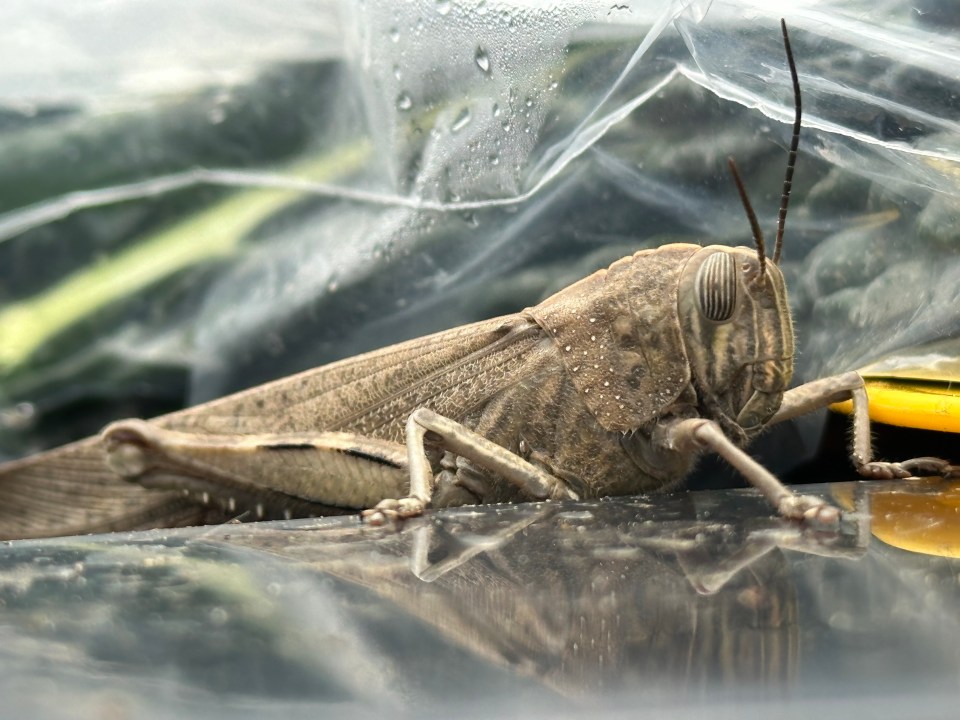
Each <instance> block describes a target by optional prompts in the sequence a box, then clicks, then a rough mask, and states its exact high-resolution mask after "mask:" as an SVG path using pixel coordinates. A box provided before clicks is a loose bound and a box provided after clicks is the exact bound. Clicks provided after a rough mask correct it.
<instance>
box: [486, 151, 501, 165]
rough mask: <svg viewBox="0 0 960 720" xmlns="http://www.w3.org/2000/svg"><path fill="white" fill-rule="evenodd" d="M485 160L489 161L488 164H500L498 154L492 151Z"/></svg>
mask: <svg viewBox="0 0 960 720" xmlns="http://www.w3.org/2000/svg"><path fill="white" fill-rule="evenodd" d="M487 160H489V161H490V164H491V165H499V164H500V156H499V155H497V154H496V153H493V154H492V155H489V156H488V157H487Z"/></svg>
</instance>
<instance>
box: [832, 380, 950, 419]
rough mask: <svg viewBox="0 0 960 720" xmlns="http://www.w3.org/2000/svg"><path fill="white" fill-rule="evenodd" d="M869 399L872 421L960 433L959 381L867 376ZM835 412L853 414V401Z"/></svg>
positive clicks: (836, 406)
mask: <svg viewBox="0 0 960 720" xmlns="http://www.w3.org/2000/svg"><path fill="white" fill-rule="evenodd" d="M863 380H864V383H865V384H866V386H867V397H868V398H869V399H870V419H871V420H875V421H877V422H882V423H886V424H888V425H899V426H900V427H911V428H919V429H921V430H938V431H941V432H954V433H960V381H958V382H957V383H955V384H954V383H945V382H930V381H924V380H906V379H903V380H901V379H887V378H883V379H880V378H871V377H867V376H865V377H864V379H863ZM832 408H833V409H834V410H839V411H840V412H845V413H848V414H849V413H850V412H852V411H853V405H852V403H851V402H850V401H846V402H842V403H837V404H835V405H833V406H832Z"/></svg>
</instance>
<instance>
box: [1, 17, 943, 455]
mask: <svg viewBox="0 0 960 720" xmlns="http://www.w3.org/2000/svg"><path fill="white" fill-rule="evenodd" d="M776 12H777V13H782V14H783V15H784V16H785V17H786V19H787V22H788V23H789V26H790V29H791V33H792V35H791V36H792V40H793V45H794V52H795V55H796V58H797V63H798V65H799V70H800V80H801V85H802V89H803V98H804V108H805V114H804V131H803V136H802V142H801V156H800V159H799V162H798V167H797V175H796V182H795V196H794V200H793V205H792V210H791V215H790V217H789V220H788V224H787V241H786V246H785V261H784V268H785V271H786V272H787V275H788V279H789V281H790V287H791V290H792V293H793V296H792V302H793V307H794V311H795V316H796V319H797V327H798V336H799V348H800V355H799V358H798V378H799V379H808V378H811V377H814V376H817V375H824V374H828V373H832V372H837V371H840V370H844V369H848V368H852V367H858V366H860V365H863V364H865V363H867V362H870V361H873V360H876V359H878V358H881V357H885V356H889V355H890V354H891V353H895V352H897V351H899V350H902V349H904V348H906V349H907V350H909V351H910V352H911V353H912V354H913V355H916V354H917V353H916V352H915V350H916V348H917V347H922V346H924V345H925V344H926V343H929V342H933V341H937V342H939V345H938V347H939V348H941V349H943V350H942V352H944V353H946V356H947V357H949V356H950V355H951V353H952V354H953V356H955V354H956V353H955V352H954V349H955V345H953V344H951V342H952V341H951V339H954V338H956V337H957V335H958V329H960V326H958V310H957V308H958V307H960V303H958V302H957V300H958V298H957V294H958V293H960V289H958V288H960V282H958V278H960V275H958V273H960V264H958V263H960V260H958V258H957V247H958V244H957V223H956V217H957V215H958V209H957V197H958V193H957V185H958V182H960V179H958V178H960V172H958V170H960V163H958V160H960V140H958V138H960V124H958V112H957V111H958V102H957V98H958V97H960V81H958V80H957V78H958V77H960V41H958V39H957V37H958V36H957V33H956V29H957V27H958V25H960V20H958V18H957V16H956V11H955V9H953V8H952V5H951V4H949V3H943V2H937V0H927V1H926V2H922V3H913V4H911V5H909V6H907V5H903V4H902V3H895V2H889V3H883V2H880V3H877V2H870V3H849V2H843V3H839V2H817V3H813V2H809V3H806V2H798V3H792V4H790V5H788V6H784V7H778V8H777V10H776ZM778 20H779V15H774V14H773V11H771V10H769V9H768V8H767V7H766V6H764V5H763V4H762V3H749V2H713V3H707V2H679V1H676V2H660V3H610V2H604V3H599V2H569V3H566V2H562V3H561V2H558V3H553V4H542V3H525V2H519V0H518V1H517V2H490V1H488V0H476V1H464V2H458V1H453V0H451V1H449V2H448V1H445V0H441V1H440V2H433V1H432V0H431V1H429V2H427V1H425V0H424V1H422V2H410V3H386V2H383V3H381V2H359V1H356V2H350V1H347V0H344V2H335V1H334V0H330V1H329V2H316V1H313V2H307V1H306V0H278V1H277V2H273V3H270V4H269V5H268V6H264V5H263V4H262V3H258V2H231V3H222V2H217V1H216V0H206V1H205V2H191V3H184V2H153V1H145V2H138V3H123V2H121V3H110V4H105V3H87V4H84V5H83V6H73V5H68V4H65V3H60V2H54V1H52V0H44V1H41V2H35V1H33V0H31V2H25V1H24V2H7V3H5V4H4V7H3V9H0V28H3V29H2V30H0V67H3V68H4V70H3V72H2V73H0V110H2V112H0V120H2V125H0V132H2V138H3V142H2V144H0V204H2V209H3V213H2V215H0V406H2V410H0V445H2V452H4V453H6V454H7V455H11V456H13V455H19V454H23V453H25V452H27V451H30V450H35V449H38V448H39V447H43V446H49V445H53V444H56V443H58V442H62V441H64V440H67V439H70V438H72V437H78V436H81V435H84V434H88V433H90V432H95V431H96V430H98V429H99V427H100V426H102V425H103V424H104V423H105V422H106V421H107V420H109V419H111V418H113V417H117V416H129V415H141V416H148V415H151V414H156V413H158V412H161V411H164V410H169V409H172V408H175V407H179V406H182V405H183V404H188V403H193V402H197V401H201V400H205V399H208V398H210V397H213V396H218V395H221V394H224V393H226V392H229V391H232V390H236V389H239V388H241V387H246V386H249V385H252V384H255V383H257V382H261V381H264V380H267V379H269V378H273V377H276V376H279V375H282V374H286V373H289V372H292V371H295V370H298V369H302V368H305V367H309V366H313V365H317V364H320V363H323V362H326V361H329V360H333V359H336V358H338V357H343V356H346V355H350V354H353V353H356V352H359V351H362V350H365V349H369V348H372V347H376V346H379V345H383V344H386V343H389V342H392V341H397V340H401V339H403V338H406V337H410V336H413V335H417V334H421V333H425V332H428V331H432V330H438V329H442V328H445V327H449V326H452V325H455V324H459V323H463V322H468V321H471V320H476V319H479V318H480V317H484V316H489V315H491V314H495V313H499V312H509V311H515V310H517V309H520V308H522V307H523V306H525V305H528V304H532V303H534V302H537V301H538V300H539V299H541V298H542V297H543V296H544V295H546V294H548V293H549V292H551V291H552V290H555V289H557V288H558V287H560V286H562V285H564V284H566V283H567V282H569V281H570V280H572V279H575V278H576V277H579V276H581V275H583V274H586V273H587V272H589V271H591V270H593V269H596V268H598V267H601V266H603V265H605V264H607V263H608V262H610V261H612V260H613V259H615V258H616V257H619V256H621V255H623V254H626V253H627V252H631V251H633V250H636V249H638V248H642V247H649V246H654V245H659V244H661V243H663V242H666V241H670V240H677V239H683V240H687V239H690V240H694V241H697V242H702V243H704V244H707V243H711V242H723V243H732V244H749V242H750V241H749V233H748V226H747V222H746V219H745V218H744V217H743V213H742V210H741V208H740V205H739V202H738V201H737V199H736V195H735V190H734V188H733V185H732V183H731V182H730V180H729V179H728V176H727V172H726V169H725V163H726V158H727V156H729V155H733V156H735V157H736V158H737V160H738V163H739V164H740V166H741V170H742V172H743V174H744V175H745V177H746V178H747V183H748V186H749V189H750V191H751V194H752V196H753V202H754V205H755V206H757V208H758V211H759V212H760V214H761V217H762V219H763V224H764V228H765V229H766V230H767V232H768V233H772V231H773V224H774V222H773V218H774V214H775V211H776V206H777V202H778V198H779V194H780V184H781V177H782V174H783V169H784V161H785V152H784V148H785V146H786V143H787V141H788V137H789V121H790V119H791V118H792V97H791V93H790V90H789V77H788V74H787V70H786V64H785V59H784V53H783V48H782V44H781V39H780V35H779V28H778ZM147 27H148V28H149V29H150V32H146V33H145V32H143V31H142V29H143V28H147Z"/></svg>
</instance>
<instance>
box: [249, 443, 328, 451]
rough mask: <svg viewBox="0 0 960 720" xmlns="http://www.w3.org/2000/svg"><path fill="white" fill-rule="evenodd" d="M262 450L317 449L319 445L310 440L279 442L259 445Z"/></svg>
mask: <svg viewBox="0 0 960 720" xmlns="http://www.w3.org/2000/svg"><path fill="white" fill-rule="evenodd" d="M257 448H259V449H260V450H281V451H282V450H316V449H317V446H316V445H314V444H313V443H309V442H277V443H264V444H262V445H257Z"/></svg>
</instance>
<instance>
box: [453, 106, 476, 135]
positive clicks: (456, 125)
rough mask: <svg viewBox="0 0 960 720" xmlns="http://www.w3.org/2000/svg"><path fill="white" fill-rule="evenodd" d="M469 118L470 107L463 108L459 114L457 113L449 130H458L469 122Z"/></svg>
mask: <svg viewBox="0 0 960 720" xmlns="http://www.w3.org/2000/svg"><path fill="white" fill-rule="evenodd" d="M470 119H471V116H470V108H464V109H463V110H461V111H460V114H459V115H457V119H456V120H454V121H453V125H451V126H450V131H451V132H460V131H461V130H463V129H464V128H465V127H466V126H467V125H469V124H470Z"/></svg>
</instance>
